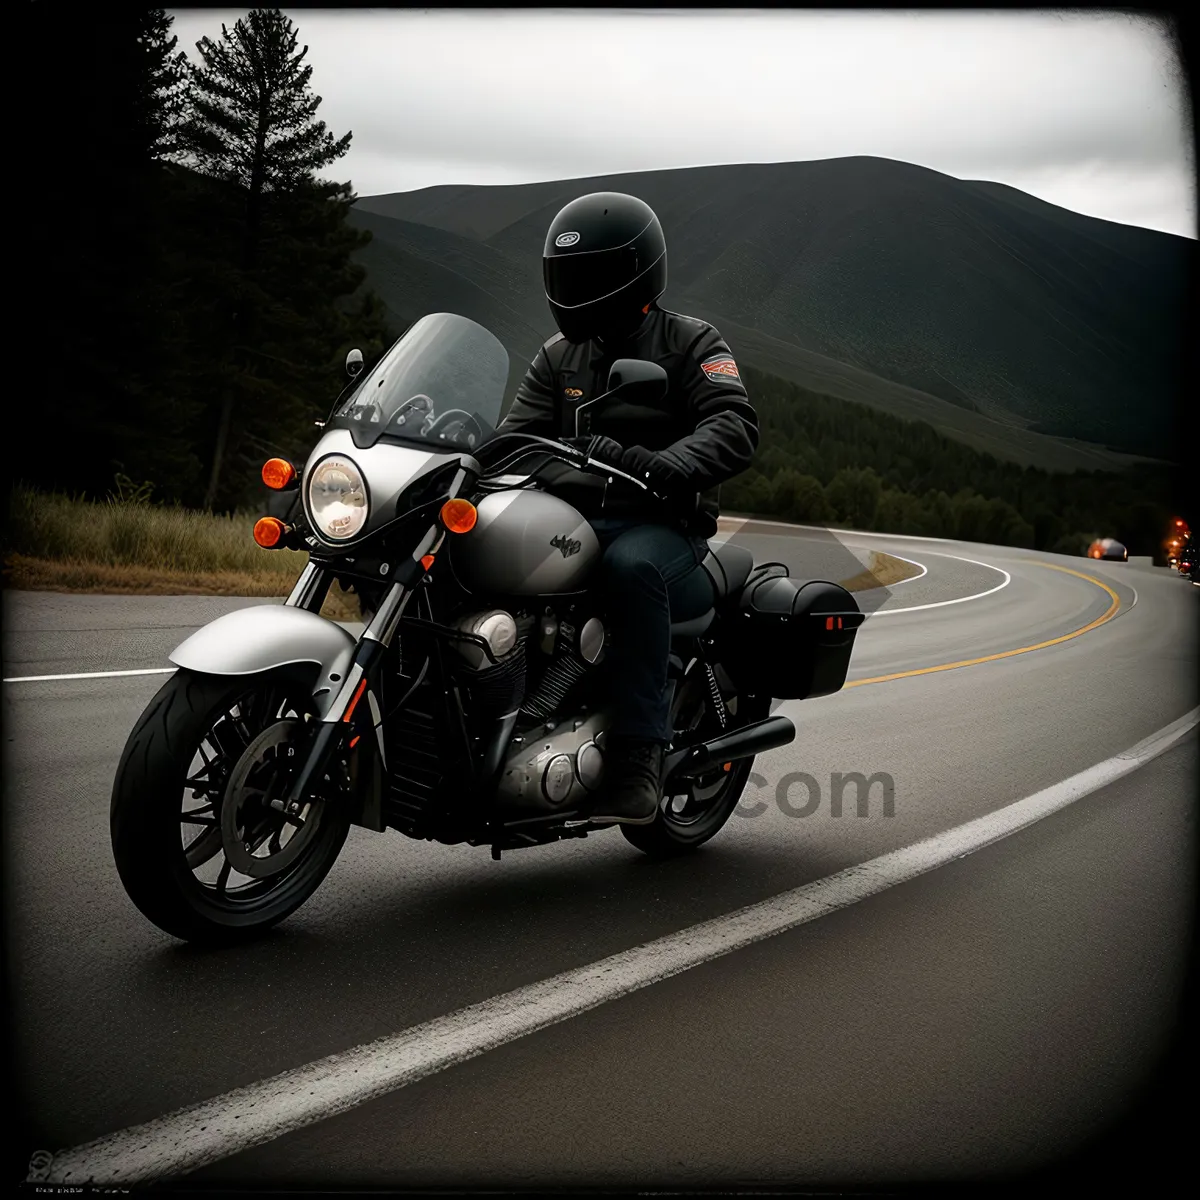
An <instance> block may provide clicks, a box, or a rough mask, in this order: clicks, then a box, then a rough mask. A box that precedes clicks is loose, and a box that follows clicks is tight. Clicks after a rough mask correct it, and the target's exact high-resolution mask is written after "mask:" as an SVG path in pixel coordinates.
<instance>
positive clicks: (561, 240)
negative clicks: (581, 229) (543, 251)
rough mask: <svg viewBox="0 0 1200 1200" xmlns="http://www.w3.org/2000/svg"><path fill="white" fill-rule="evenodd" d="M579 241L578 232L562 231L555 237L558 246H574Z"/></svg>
mask: <svg viewBox="0 0 1200 1200" xmlns="http://www.w3.org/2000/svg"><path fill="white" fill-rule="evenodd" d="M577 241H579V234H577V233H574V232H572V233H560V234H559V235H558V237H556V238H555V239H554V244H555V245H556V246H573V245H575V243H576V242H577Z"/></svg>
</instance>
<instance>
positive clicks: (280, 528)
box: [254, 517, 287, 550]
mask: <svg viewBox="0 0 1200 1200" xmlns="http://www.w3.org/2000/svg"><path fill="white" fill-rule="evenodd" d="M285 533H287V526H286V525H285V524H284V523H283V522H282V521H281V520H280V519H279V518H278V517H259V519H258V520H257V521H255V522H254V540H255V541H256V542H257V543H258V544H259V545H260V546H263V547H264V548H265V549H267V550H272V549H274V548H275V547H276V546H278V545H279V543H280V542H281V541H282V540H283V535H284V534H285Z"/></svg>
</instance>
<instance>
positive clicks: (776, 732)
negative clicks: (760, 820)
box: [663, 716, 796, 779]
mask: <svg viewBox="0 0 1200 1200" xmlns="http://www.w3.org/2000/svg"><path fill="white" fill-rule="evenodd" d="M795 736H796V727H795V725H793V724H792V723H791V721H789V720H788V718H787V717H780V716H774V717H767V719H766V720H765V721H755V722H754V723H753V724H752V725H746V726H743V727H742V728H741V729H733V730H730V732H729V733H722V734H720V735H718V736H717V737H715V738H710V739H709V740H708V741H707V742H701V743H700V745H698V746H688V747H687V748H686V749H684V750H675V751H673V752H672V753H670V754H668V755H667V761H666V766H665V770H664V772H663V777H664V779H670V777H671V776H672V775H703V774H704V773H705V772H706V771H711V770H713V769H714V768H715V767H719V766H720V765H721V764H722V763H727V762H733V761H735V760H737V759H739V758H753V757H754V755H756V754H763V753H765V752H766V751H767V750H774V749H776V748H777V747H779V746H786V745H787V744H788V743H789V742H790V741H792V739H793V738H795Z"/></svg>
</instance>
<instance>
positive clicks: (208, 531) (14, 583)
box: [3, 488, 360, 621]
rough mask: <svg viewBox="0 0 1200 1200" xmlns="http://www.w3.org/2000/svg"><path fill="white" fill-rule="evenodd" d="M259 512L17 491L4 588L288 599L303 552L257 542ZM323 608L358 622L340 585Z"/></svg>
mask: <svg viewBox="0 0 1200 1200" xmlns="http://www.w3.org/2000/svg"><path fill="white" fill-rule="evenodd" d="M259 515H261V514H258V513H236V514H234V515H232V516H227V515H218V514H213V513H204V512H194V511H191V510H189V509H184V508H172V507H167V506H164V505H156V504H149V503H146V502H145V501H144V500H137V499H121V498H117V497H112V498H110V499H108V500H102V501H89V500H80V499H74V498H72V497H69V496H63V495H47V494H44V493H39V492H34V491H32V490H30V489H27V488H16V489H14V490H13V491H12V492H11V493H10V494H9V511H8V524H7V527H6V529H5V531H4V571H3V583H4V586H5V587H6V588H18V589H27V590H31V591H55V592H101V593H106V594H109V595H147V596H183V595H205V596H286V595H287V594H288V592H289V591H291V588H292V584H293V583H294V582H295V581H296V576H297V575H299V574H300V571H301V570H302V569H303V567H304V564H305V562H306V560H307V558H308V556H307V555H306V554H304V553H302V552H300V551H298V550H264V549H263V548H262V547H261V546H259V545H257V544H256V543H255V541H254V538H253V536H252V530H253V528H254V522H255V520H256V519H257V517H258V516H259ZM322 612H323V613H324V615H325V616H327V617H332V618H333V619H334V620H339V621H355V620H358V619H360V614H359V609H358V601H357V599H356V598H355V597H354V596H353V595H349V594H347V593H345V592H343V591H342V590H341V588H340V587H338V586H337V585H334V587H333V588H331V589H330V594H329V598H328V599H327V600H326V602H325V606H324V608H323V609H322Z"/></svg>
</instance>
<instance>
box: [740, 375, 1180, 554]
mask: <svg viewBox="0 0 1200 1200" xmlns="http://www.w3.org/2000/svg"><path fill="white" fill-rule="evenodd" d="M744 374H745V376H746V383H747V386H748V387H749V388H750V389H751V391H752V394H753V396H754V400H755V407H756V409H757V410H758V415H759V421H760V424H761V427H762V431H763V435H762V441H761V444H760V447H759V451H758V453H757V455H756V456H755V460H754V463H753V465H752V466H751V468H750V469H749V470H748V471H746V472H744V473H743V474H742V475H740V476H738V477H737V478H736V479H734V480H731V481H730V482H729V483H727V484H725V485H723V487H722V488H721V506H722V508H723V509H724V510H725V511H729V512H741V513H754V514H760V515H773V516H778V517H780V518H782V519H784V520H789V521H799V522H801V523H809V524H824V523H829V522H832V523H835V524H841V525H844V526H848V527H851V528H857V529H878V530H881V531H886V532H890V533H908V534H917V535H920V536H928V537H949V538H960V539H963V540H966V541H978V542H993V543H1000V544H1004V545H1013V546H1028V547H1031V548H1036V549H1039V550H1052V551H1055V552H1060V553H1069V554H1082V553H1084V551H1085V549H1086V547H1087V545H1088V544H1089V543H1090V542H1091V541H1092V540H1094V539H1095V538H1096V537H1102V536H1103V537H1116V538H1117V539H1118V540H1119V541H1121V542H1123V543H1125V545H1127V546H1128V547H1129V550H1130V553H1132V554H1152V555H1156V556H1160V555H1161V553H1162V544H1163V538H1164V537H1165V534H1166V531H1167V528H1168V523H1169V520H1170V517H1171V513H1172V508H1171V505H1172V499H1173V497H1172V494H1171V478H1170V476H1169V475H1168V474H1166V473H1164V472H1163V471H1162V470H1161V468H1159V467H1158V466H1156V465H1154V464H1141V465H1138V466H1135V467H1133V468H1130V469H1127V470H1126V471H1123V472H1120V473H1112V472H1101V471H1092V472H1084V471H1079V472H1073V473H1071V474H1065V473H1062V472H1049V471H1041V470H1037V469H1035V468H1031V467H1020V466H1017V465H1016V464H1014V463H1011V462H1005V461H1003V460H1001V459H997V458H996V457H995V456H993V455H991V454H987V453H985V452H982V451H978V450H973V449H970V448H969V447H967V446H964V445H962V444H961V443H960V442H956V441H954V440H952V439H950V438H947V437H945V436H943V435H942V434H940V433H938V432H937V430H935V429H933V427H932V426H930V425H927V424H925V423H923V422H918V421H905V420H901V419H899V418H896V417H891V416H888V415H886V414H883V413H879V412H877V411H873V410H872V409H869V408H867V407H865V406H863V405H858V404H852V403H848V402H846V401H844V400H835V399H832V398H831V397H829V396H823V395H820V394H819V393H816V392H811V391H809V390H807V389H805V388H803V387H800V386H798V385H796V384H793V383H788V382H786V381H784V380H781V379H776V378H774V377H772V376H769V375H764V374H763V373H761V372H759V371H756V370H754V369H753V368H747V369H746V370H745V372H744Z"/></svg>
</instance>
